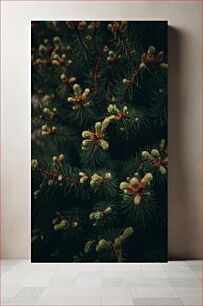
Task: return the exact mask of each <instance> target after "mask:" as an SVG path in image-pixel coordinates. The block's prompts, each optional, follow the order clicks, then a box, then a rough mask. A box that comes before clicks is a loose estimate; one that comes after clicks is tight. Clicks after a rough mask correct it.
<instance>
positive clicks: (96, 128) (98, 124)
mask: <svg viewBox="0 0 203 306" xmlns="http://www.w3.org/2000/svg"><path fill="white" fill-rule="evenodd" d="M94 127H95V131H96V132H101V130H102V123H101V122H96V123H95V125H94Z"/></svg>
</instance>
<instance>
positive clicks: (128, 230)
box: [122, 227, 134, 239]
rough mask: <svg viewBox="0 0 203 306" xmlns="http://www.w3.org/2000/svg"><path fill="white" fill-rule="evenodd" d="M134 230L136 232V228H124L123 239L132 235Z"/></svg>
mask: <svg viewBox="0 0 203 306" xmlns="http://www.w3.org/2000/svg"><path fill="white" fill-rule="evenodd" d="M133 232H134V230H133V228H132V227H127V228H126V229H125V230H124V232H123V234H122V238H123V239H126V238H128V237H130V236H132V234H133Z"/></svg>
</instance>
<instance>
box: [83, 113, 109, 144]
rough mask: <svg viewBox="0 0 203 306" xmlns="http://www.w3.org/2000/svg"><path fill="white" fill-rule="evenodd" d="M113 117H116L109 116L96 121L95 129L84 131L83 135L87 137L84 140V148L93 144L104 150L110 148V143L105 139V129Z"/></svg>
mask: <svg viewBox="0 0 203 306" xmlns="http://www.w3.org/2000/svg"><path fill="white" fill-rule="evenodd" d="M113 119H114V117H108V118H105V119H104V120H103V121H102V122H96V123H95V126H94V127H95V131H83V132H82V137H83V138H85V139H84V140H83V141H82V150H88V148H90V147H92V146H93V145H98V146H100V147H101V148H102V149H103V150H108V148H109V143H108V142H107V141H106V140H105V139H104V137H105V129H106V128H107V126H108V125H109V123H110V122H111V120H113Z"/></svg>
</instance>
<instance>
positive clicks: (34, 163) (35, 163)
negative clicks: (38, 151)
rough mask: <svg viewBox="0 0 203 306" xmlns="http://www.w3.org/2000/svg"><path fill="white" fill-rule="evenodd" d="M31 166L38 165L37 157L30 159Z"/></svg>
mask: <svg viewBox="0 0 203 306" xmlns="http://www.w3.org/2000/svg"><path fill="white" fill-rule="evenodd" d="M31 166H32V167H37V166H38V160H37V159H32V161H31Z"/></svg>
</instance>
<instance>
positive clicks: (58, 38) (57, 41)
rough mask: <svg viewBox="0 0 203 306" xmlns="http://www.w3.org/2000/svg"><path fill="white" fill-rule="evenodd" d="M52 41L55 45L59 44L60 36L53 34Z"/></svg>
mask: <svg viewBox="0 0 203 306" xmlns="http://www.w3.org/2000/svg"><path fill="white" fill-rule="evenodd" d="M53 42H54V43H55V44H57V45H59V44H61V39H60V37H58V36H55V37H54V38H53Z"/></svg>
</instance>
